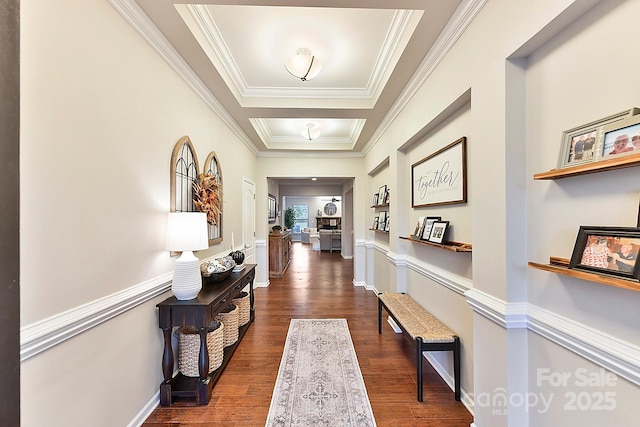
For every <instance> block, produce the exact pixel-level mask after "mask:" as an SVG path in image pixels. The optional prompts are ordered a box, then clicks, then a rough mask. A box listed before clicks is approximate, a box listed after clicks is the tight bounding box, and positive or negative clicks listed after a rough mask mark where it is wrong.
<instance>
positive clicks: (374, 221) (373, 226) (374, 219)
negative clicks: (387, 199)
mask: <svg viewBox="0 0 640 427" xmlns="http://www.w3.org/2000/svg"><path fill="white" fill-rule="evenodd" d="M371 229H372V230H377V229H378V217H377V216H376V217H374V218H373V225H372V226H371Z"/></svg>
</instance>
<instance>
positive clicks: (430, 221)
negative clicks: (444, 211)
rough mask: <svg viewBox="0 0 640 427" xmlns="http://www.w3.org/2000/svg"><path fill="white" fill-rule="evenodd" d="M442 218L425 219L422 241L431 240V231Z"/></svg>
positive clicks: (430, 217)
mask: <svg viewBox="0 0 640 427" xmlns="http://www.w3.org/2000/svg"><path fill="white" fill-rule="evenodd" d="M440 220H442V218H440V217H439V216H428V217H426V218H425V219H424V228H423V230H422V234H421V235H420V238H421V239H422V240H429V235H430V234H431V229H432V228H433V223H434V222H436V221H440Z"/></svg>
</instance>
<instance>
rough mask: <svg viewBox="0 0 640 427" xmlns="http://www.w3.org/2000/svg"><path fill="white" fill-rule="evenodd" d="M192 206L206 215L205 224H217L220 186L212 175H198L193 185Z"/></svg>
mask: <svg viewBox="0 0 640 427" xmlns="http://www.w3.org/2000/svg"><path fill="white" fill-rule="evenodd" d="M193 191H194V196H193V204H194V205H195V206H196V208H198V209H199V210H200V212H205V213H206V214H207V222H208V223H209V224H212V225H217V224H218V219H219V218H220V214H221V213H222V186H221V185H220V183H219V182H218V180H217V179H216V177H215V176H213V175H212V174H210V173H208V174H202V173H201V174H200V175H198V179H196V181H195V182H194V183H193Z"/></svg>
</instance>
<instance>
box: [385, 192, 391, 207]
mask: <svg viewBox="0 0 640 427" xmlns="http://www.w3.org/2000/svg"><path fill="white" fill-rule="evenodd" d="M389 193H390V191H389V189H388V188H387V195H386V196H385V197H384V204H385V205H388V204H389Z"/></svg>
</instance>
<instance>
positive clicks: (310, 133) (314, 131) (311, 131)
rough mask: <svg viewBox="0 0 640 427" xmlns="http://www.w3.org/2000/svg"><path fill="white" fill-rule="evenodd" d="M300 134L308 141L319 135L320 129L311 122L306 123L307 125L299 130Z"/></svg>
mask: <svg viewBox="0 0 640 427" xmlns="http://www.w3.org/2000/svg"><path fill="white" fill-rule="evenodd" d="M300 134H301V135H302V136H304V137H305V138H306V139H308V140H309V141H311V140H313V139H317V138H318V137H319V136H320V129H318V128H317V127H315V125H314V124H313V123H307V127H306V128H304V129H302V130H301V131H300Z"/></svg>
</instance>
